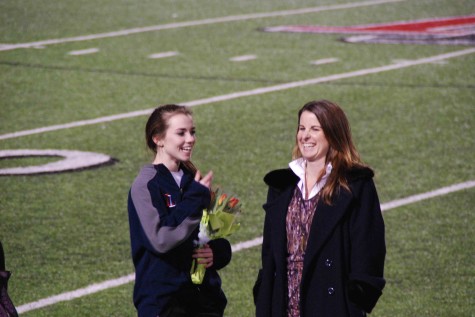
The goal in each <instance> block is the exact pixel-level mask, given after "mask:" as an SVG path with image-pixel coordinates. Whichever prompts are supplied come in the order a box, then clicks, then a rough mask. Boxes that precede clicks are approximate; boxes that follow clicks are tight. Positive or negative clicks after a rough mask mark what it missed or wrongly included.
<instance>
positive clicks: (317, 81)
mask: <svg viewBox="0 0 475 317" xmlns="http://www.w3.org/2000/svg"><path fill="white" fill-rule="evenodd" d="M473 53H475V48H468V49H464V50H460V51H455V52H450V53H446V54H441V55H435V56H430V57H426V58H420V59H416V60H413V61H410V60H405V61H402V62H399V63H395V64H389V65H384V66H379V67H373V68H366V69H360V70H356V71H351V72H347V73H341V74H335V75H330V76H324V77H317V78H311V79H306V80H301V81H294V82H290V83H284V84H279V85H274V86H269V87H262V88H256V89H251V90H245V91H238V92H234V93H230V94H225V95H220V96H214V97H210V98H204V99H197V100H193V101H186V102H182V103H180V104H182V105H186V106H189V107H193V106H198V105H205V104H211V103H215V102H221V101H227V100H232V99H237V98H242V97H248V96H256V95H262V94H265V93H270V92H277V91H282V90H287V89H292V88H299V87H304V86H309V85H316V84H320V83H324V82H331V81H336V80H340V79H347V78H353V77H359V76H366V75H370V74H377V73H382V72H387V71H391V70H397V69H402V68H407V67H412V66H417V65H422V64H430V63H434V62H438V61H443V60H446V59H450V58H455V57H460V56H464V55H468V54H473ZM152 111H153V109H145V110H138V111H133V112H126V113H122V114H117V115H111V116H105V117H100V118H96V119H90V120H82V121H76V122H71V123H66V124H58V125H53V126H48V127H43V128H37V129H32V130H24V131H18V132H12V133H6V134H2V135H0V140H5V139H11V138H18V137H21V136H26V135H32V134H39V133H44V132H49V131H56V130H62V129H69V128H74V127H81V126H86V125H92V124H97V123H103V122H109V121H115V120H121V119H128V118H133V117H137V116H144V115H149V114H150V113H151V112H152Z"/></svg>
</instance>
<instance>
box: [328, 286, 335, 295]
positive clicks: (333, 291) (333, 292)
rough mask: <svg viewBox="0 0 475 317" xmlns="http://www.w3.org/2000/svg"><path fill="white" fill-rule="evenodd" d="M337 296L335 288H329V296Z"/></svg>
mask: <svg viewBox="0 0 475 317" xmlns="http://www.w3.org/2000/svg"><path fill="white" fill-rule="evenodd" d="M333 294H335V289H334V288H333V287H329V288H328V295H333Z"/></svg>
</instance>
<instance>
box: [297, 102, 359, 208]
mask: <svg viewBox="0 0 475 317" xmlns="http://www.w3.org/2000/svg"><path fill="white" fill-rule="evenodd" d="M304 111H309V112H311V113H313V114H315V116H316V117H317V119H318V122H319V123H320V125H321V127H322V130H323V133H324V134H325V138H326V139H327V141H328V143H329V145H330V148H329V149H328V153H327V156H326V162H325V163H326V164H328V163H331V164H332V167H333V168H332V172H331V174H330V176H329V177H328V180H327V183H326V184H325V186H324V187H323V189H322V193H321V195H322V196H321V197H322V199H323V201H324V202H325V203H326V204H329V205H330V204H331V201H332V198H333V197H334V195H335V194H337V193H338V191H339V189H340V187H343V188H344V189H346V190H348V191H349V190H350V188H349V186H348V181H347V179H346V177H345V173H346V171H348V170H349V169H351V168H353V167H360V168H362V167H367V166H366V165H365V164H364V163H363V162H362V161H361V159H360V155H359V153H358V151H357V150H356V147H355V145H354V144H353V140H352V138H351V129H350V124H349V122H348V119H347V118H346V115H345V113H344V112H343V110H342V109H341V108H340V106H338V105H337V104H336V103H334V102H331V101H328V100H314V101H310V102H308V103H306V104H305V105H304V106H303V107H302V108H301V109H300V111H299V113H298V123H299V124H300V116H301V115H302V113H303V112H304ZM300 157H302V153H301V152H300V149H299V147H298V141H297V137H296V140H295V146H294V149H293V151H292V159H297V158H300ZM324 173H325V171H324V170H323V171H322V172H321V174H320V175H319V179H321V177H323V175H324Z"/></svg>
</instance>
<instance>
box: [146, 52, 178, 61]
mask: <svg viewBox="0 0 475 317" xmlns="http://www.w3.org/2000/svg"><path fill="white" fill-rule="evenodd" d="M179 54H180V53H178V52H162V53H155V54H150V55H149V56H148V58H151V59H158V58H167V57H173V56H177V55H179Z"/></svg>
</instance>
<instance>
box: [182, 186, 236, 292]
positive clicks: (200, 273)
mask: <svg viewBox="0 0 475 317" xmlns="http://www.w3.org/2000/svg"><path fill="white" fill-rule="evenodd" d="M240 213H241V204H240V202H239V199H237V198H236V197H234V196H229V195H228V194H226V193H220V189H219V188H217V189H216V190H214V191H213V190H212V191H211V202H210V205H209V207H208V208H206V209H205V210H203V216H202V217H201V222H200V232H199V233H198V240H197V241H196V244H197V246H198V247H203V246H204V245H205V244H206V243H208V242H209V241H210V240H213V239H218V238H225V237H227V236H229V235H231V234H233V233H234V232H236V231H237V230H238V229H239V226H240V224H239V223H238V222H237V218H238V216H239V215H240ZM205 272H206V268H205V265H204V264H201V263H198V261H197V259H194V260H193V264H192V266H191V280H192V281H193V283H195V284H201V283H203V279H204V275H205Z"/></svg>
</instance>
